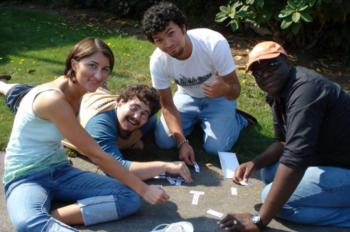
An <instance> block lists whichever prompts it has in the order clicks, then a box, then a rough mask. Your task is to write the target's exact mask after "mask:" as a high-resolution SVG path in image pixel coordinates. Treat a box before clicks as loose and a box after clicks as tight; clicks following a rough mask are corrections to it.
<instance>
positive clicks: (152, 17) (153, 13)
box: [142, 2, 187, 43]
mask: <svg viewBox="0 0 350 232" xmlns="http://www.w3.org/2000/svg"><path fill="white" fill-rule="evenodd" d="M171 21H173V22H174V23H175V24H177V25H178V26H179V27H181V28H182V27H183V26H185V28H186V29H187V19H186V17H185V15H184V14H183V13H182V12H181V10H180V9H179V8H178V7H177V6H175V5H174V4H173V3H171V2H161V3H159V4H158V5H154V6H152V7H150V8H149V9H148V10H146V12H145V14H144V15H143V20H142V29H143V33H144V34H145V35H146V37H147V39H148V40H149V41H151V42H152V43H153V42H154V40H153V38H152V36H153V35H155V34H157V33H159V32H161V31H163V30H164V29H165V28H166V27H167V26H168V24H169V23H170V22H171Z"/></svg>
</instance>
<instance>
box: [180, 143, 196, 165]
mask: <svg viewBox="0 0 350 232" xmlns="http://www.w3.org/2000/svg"><path fill="white" fill-rule="evenodd" d="M179 159H180V160H183V161H184V162H185V163H186V164H187V165H194V163H195V162H196V160H195V159H194V151H193V148H192V146H191V145H190V144H189V143H184V144H183V145H182V146H181V147H180V150H179Z"/></svg>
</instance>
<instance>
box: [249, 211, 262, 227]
mask: <svg viewBox="0 0 350 232" xmlns="http://www.w3.org/2000/svg"><path fill="white" fill-rule="evenodd" d="M250 220H251V222H252V223H253V224H255V225H256V226H257V227H258V228H259V229H260V230H263V229H265V228H266V225H265V224H264V222H263V221H262V220H261V217H260V214H259V213H257V214H254V215H253V216H252V217H251V219H250Z"/></svg>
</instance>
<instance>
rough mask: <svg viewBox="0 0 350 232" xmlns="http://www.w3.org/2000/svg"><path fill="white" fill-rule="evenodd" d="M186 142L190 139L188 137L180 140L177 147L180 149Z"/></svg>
mask: <svg viewBox="0 0 350 232" xmlns="http://www.w3.org/2000/svg"><path fill="white" fill-rule="evenodd" d="M185 143H189V141H188V140H187V139H184V140H183V141H182V142H180V143H179V144H178V145H177V149H180V148H181V147H182V145H184V144H185Z"/></svg>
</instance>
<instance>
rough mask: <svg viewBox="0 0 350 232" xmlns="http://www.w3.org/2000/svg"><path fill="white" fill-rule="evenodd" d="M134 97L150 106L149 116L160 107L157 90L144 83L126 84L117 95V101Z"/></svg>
mask: <svg viewBox="0 0 350 232" xmlns="http://www.w3.org/2000/svg"><path fill="white" fill-rule="evenodd" d="M135 97H137V98H138V99H139V100H140V101H142V102H143V103H144V104H145V105H147V106H148V107H149V108H150V111H151V114H150V116H151V115H153V114H155V113H157V112H158V110H159V109H160V102H159V94H158V92H157V90H156V89H155V88H153V87H149V86H148V85H144V84H131V85H128V86H127V87H126V89H125V90H124V91H123V92H122V93H121V94H120V95H119V96H118V98H117V101H119V100H124V101H125V102H127V101H129V100H131V99H133V98H135Z"/></svg>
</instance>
